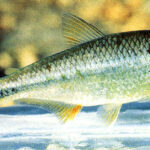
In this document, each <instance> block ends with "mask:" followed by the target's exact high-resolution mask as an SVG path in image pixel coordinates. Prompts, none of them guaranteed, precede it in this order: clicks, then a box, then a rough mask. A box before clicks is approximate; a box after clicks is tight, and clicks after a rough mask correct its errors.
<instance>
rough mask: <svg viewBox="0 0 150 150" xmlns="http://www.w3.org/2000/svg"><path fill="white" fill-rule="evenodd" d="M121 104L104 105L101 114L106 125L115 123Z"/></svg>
mask: <svg viewBox="0 0 150 150" xmlns="http://www.w3.org/2000/svg"><path fill="white" fill-rule="evenodd" d="M121 106H122V104H119V105H116V104H107V105H104V106H103V108H104V110H103V112H102V115H101V116H102V119H103V121H104V123H105V124H106V125H111V124H113V123H115V121H116V120H117V118H118V115H119V112H120V109H121Z"/></svg>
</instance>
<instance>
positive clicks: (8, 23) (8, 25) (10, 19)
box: [0, 15, 16, 30]
mask: <svg viewBox="0 0 150 150" xmlns="http://www.w3.org/2000/svg"><path fill="white" fill-rule="evenodd" d="M15 25H16V19H15V17H14V16H11V15H4V16H2V18H1V21H0V26H1V28H3V29H4V30H9V29H12V28H14V27H15Z"/></svg>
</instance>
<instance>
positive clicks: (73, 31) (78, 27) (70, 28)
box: [62, 13, 104, 46]
mask: <svg viewBox="0 0 150 150" xmlns="http://www.w3.org/2000/svg"><path fill="white" fill-rule="evenodd" d="M62 22H63V23H62V29H63V34H64V38H65V39H66V41H67V44H69V45H70V46H74V45H78V44H81V43H84V42H87V41H90V40H93V39H95V38H98V37H101V36H103V35H104V34H103V33H102V32H101V31H100V30H98V29H97V28H96V27H94V26H93V25H91V24H89V23H87V22H86V21H84V20H83V19H81V18H79V17H77V16H75V15H72V14H70V13H64V14H63V21H62Z"/></svg>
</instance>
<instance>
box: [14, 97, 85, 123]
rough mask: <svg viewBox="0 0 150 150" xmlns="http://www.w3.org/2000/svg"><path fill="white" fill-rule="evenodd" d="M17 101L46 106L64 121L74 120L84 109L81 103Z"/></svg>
mask: <svg viewBox="0 0 150 150" xmlns="http://www.w3.org/2000/svg"><path fill="white" fill-rule="evenodd" d="M15 102H17V103H19V104H28V105H34V106H40V107H42V108H45V109H47V110H49V111H52V112H54V113H55V114H56V116H57V117H58V118H59V119H60V120H61V121H62V122H66V121H68V120H73V119H74V118H75V116H76V115H77V114H78V113H79V112H80V110H81V109H82V106H81V105H72V104H66V103H62V102H57V101H50V100H43V99H21V100H17V101H15Z"/></svg>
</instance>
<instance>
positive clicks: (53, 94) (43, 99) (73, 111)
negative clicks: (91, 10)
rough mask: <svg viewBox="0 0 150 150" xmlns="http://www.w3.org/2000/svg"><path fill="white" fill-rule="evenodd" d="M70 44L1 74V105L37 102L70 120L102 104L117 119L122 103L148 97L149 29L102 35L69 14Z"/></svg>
mask: <svg viewBox="0 0 150 150" xmlns="http://www.w3.org/2000/svg"><path fill="white" fill-rule="evenodd" d="M62 31H63V35H64V38H65V40H66V44H67V46H68V48H66V50H63V51H61V52H59V53H56V54H53V55H51V56H48V57H46V58H42V59H40V60H39V61H37V62H35V63H33V64H31V65H28V66H26V67H24V68H20V69H14V68H10V69H8V70H6V73H7V76H5V77H2V78H0V107H5V106H13V105H20V104H21V105H33V106H37V107H42V108H44V109H47V110H48V111H50V112H53V113H54V114H55V115H56V116H57V117H58V118H59V120H61V121H62V122H66V121H68V120H72V119H74V118H75V116H76V115H77V114H78V113H79V112H80V111H81V110H82V108H83V107H84V106H97V105H101V106H103V108H104V112H103V115H102V118H103V120H104V122H105V123H106V124H108V125H111V124H112V123H114V122H115V121H116V120H117V118H118V115H119V112H120V109H121V107H122V105H123V104H126V103H130V102H141V101H144V100H147V99H149V98H150V30H139V31H128V32H121V33H112V34H107V35H106V34H104V33H103V32H101V31H100V30H99V29H97V28H96V27H95V26H93V25H92V24H90V23H88V22H86V21H84V20H83V19H81V18H80V17H77V16H75V15H73V14H70V13H64V14H63V16H62Z"/></svg>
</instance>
